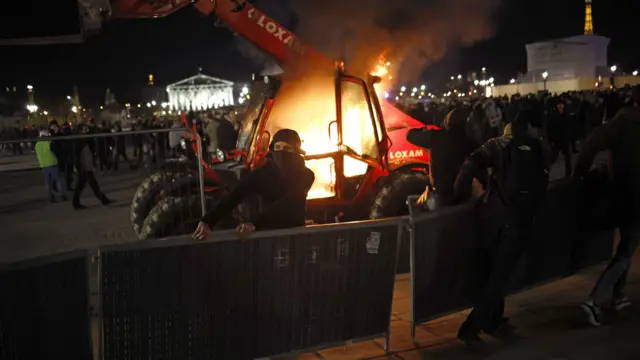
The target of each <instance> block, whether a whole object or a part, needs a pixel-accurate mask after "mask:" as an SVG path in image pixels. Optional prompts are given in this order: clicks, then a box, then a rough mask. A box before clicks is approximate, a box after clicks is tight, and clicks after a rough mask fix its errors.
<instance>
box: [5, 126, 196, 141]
mask: <svg viewBox="0 0 640 360" xmlns="http://www.w3.org/2000/svg"><path fill="white" fill-rule="evenodd" d="M174 131H188V132H192V131H193V130H191V129H188V128H169V129H149V130H136V131H120V132H109V133H92V134H87V135H62V136H47V137H38V138H29V139H18V140H4V141H0V145H1V144H20V143H25V142H27V143H31V142H38V141H43V140H45V139H46V140H52V141H57V140H80V139H93V138H99V137H114V136H129V135H143V134H155V133H170V132H174Z"/></svg>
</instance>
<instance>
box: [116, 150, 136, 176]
mask: <svg viewBox="0 0 640 360" xmlns="http://www.w3.org/2000/svg"><path fill="white" fill-rule="evenodd" d="M120 158H123V159H124V161H126V162H127V164H129V168H131V166H132V163H131V160H129V157H128V156H127V153H126V151H124V149H123V150H121V151H116V152H115V153H114V156H113V170H115V171H118V163H119V162H120Z"/></svg>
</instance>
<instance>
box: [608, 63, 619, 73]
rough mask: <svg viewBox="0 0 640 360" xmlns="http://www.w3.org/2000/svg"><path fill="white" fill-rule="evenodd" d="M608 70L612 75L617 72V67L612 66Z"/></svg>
mask: <svg viewBox="0 0 640 360" xmlns="http://www.w3.org/2000/svg"><path fill="white" fill-rule="evenodd" d="M610 70H611V73H612V74H613V73H615V72H616V70H618V67H617V66H616V65H613V66H612V67H611V69H610Z"/></svg>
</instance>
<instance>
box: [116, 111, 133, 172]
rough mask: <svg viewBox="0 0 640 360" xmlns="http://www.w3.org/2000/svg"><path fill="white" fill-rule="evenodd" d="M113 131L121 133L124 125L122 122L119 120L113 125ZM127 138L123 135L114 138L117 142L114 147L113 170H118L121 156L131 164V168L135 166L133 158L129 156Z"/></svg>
mask: <svg viewBox="0 0 640 360" xmlns="http://www.w3.org/2000/svg"><path fill="white" fill-rule="evenodd" d="M112 131H113V132H114V133H116V134H119V133H121V132H122V126H121V125H120V122H117V123H115V124H114V125H113V130H112ZM125 140H126V138H125V136H123V135H120V136H114V138H113V142H114V143H115V146H114V149H113V170H114V171H118V163H119V162H120V158H123V159H124V161H126V162H127V164H129V169H131V168H132V167H133V164H132V162H131V160H130V159H129V157H128V156H127V149H126V143H125Z"/></svg>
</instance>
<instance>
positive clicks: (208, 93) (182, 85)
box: [166, 74, 235, 111]
mask: <svg viewBox="0 0 640 360" xmlns="http://www.w3.org/2000/svg"><path fill="white" fill-rule="evenodd" d="M166 92H167V95H168V98H169V101H168V102H169V106H170V107H171V109H173V110H180V111H202V110H209V109H217V108H219V107H224V106H233V105H234V104H235V102H234V83H233V82H232V81H228V80H222V79H218V78H214V77H211V76H208V75H204V74H198V75H195V76H192V77H190V78H187V79H184V80H181V81H178V82H176V83H174V84H171V85H169V86H167V89H166Z"/></svg>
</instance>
